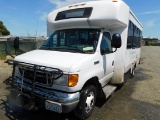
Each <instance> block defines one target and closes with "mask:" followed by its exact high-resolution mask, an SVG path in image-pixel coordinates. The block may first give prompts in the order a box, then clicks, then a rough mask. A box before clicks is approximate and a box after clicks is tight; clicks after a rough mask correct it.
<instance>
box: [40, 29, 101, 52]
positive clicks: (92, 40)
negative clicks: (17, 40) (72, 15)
mask: <svg viewBox="0 0 160 120" xmlns="http://www.w3.org/2000/svg"><path fill="white" fill-rule="evenodd" d="M99 35H100V30H97V29H69V30H58V31H55V32H54V33H53V34H52V35H51V36H50V37H49V38H48V39H47V40H46V41H45V42H44V43H43V45H42V46H41V48H40V49H43V50H55V51H65V52H80V53H94V52H95V50H96V48H97V44H98V39H99Z"/></svg>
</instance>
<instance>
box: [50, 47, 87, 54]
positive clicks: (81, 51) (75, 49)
mask: <svg viewBox="0 0 160 120" xmlns="http://www.w3.org/2000/svg"><path fill="white" fill-rule="evenodd" d="M58 49H61V50H72V51H76V52H80V53H85V52H84V51H83V50H80V49H78V48H76V47H73V48H62V47H58V48H52V50H58Z"/></svg>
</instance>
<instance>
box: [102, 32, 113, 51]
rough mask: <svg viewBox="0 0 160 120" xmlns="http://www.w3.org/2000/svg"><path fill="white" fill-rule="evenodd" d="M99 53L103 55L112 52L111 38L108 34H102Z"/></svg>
mask: <svg viewBox="0 0 160 120" xmlns="http://www.w3.org/2000/svg"><path fill="white" fill-rule="evenodd" d="M100 49H101V51H104V52H105V53H110V52H112V47H111V36H110V34H109V33H108V32H104V33H103V37H102V42H101V47H100Z"/></svg>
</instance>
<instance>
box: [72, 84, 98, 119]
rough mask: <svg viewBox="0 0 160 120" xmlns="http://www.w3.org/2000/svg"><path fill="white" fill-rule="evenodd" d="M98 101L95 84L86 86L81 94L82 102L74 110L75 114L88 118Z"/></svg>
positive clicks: (80, 117) (81, 117)
mask: <svg viewBox="0 0 160 120" xmlns="http://www.w3.org/2000/svg"><path fill="white" fill-rule="evenodd" d="M95 102H96V88H95V87H94V86H93V85H89V86H86V87H85V88H84V89H83V90H82V92H81V96H80V102H79V104H78V106H77V107H76V109H75V110H74V113H75V115H76V116H77V117H78V118H79V119H81V120H85V119H87V118H88V117H89V116H90V115H91V114H92V111H93V108H94V105H95Z"/></svg>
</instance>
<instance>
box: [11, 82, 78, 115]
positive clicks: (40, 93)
mask: <svg viewBox="0 0 160 120" xmlns="http://www.w3.org/2000/svg"><path fill="white" fill-rule="evenodd" d="M14 86H16V89H14V91H16V92H17V93H16V96H15V99H17V97H18V96H25V97H26V96H27V97H28V98H32V94H33V93H32V88H31V86H28V84H25V83H23V85H22V84H21V82H16V84H14ZM14 88H15V87H14ZM20 98H21V99H22V98H23V97H20ZM79 99H80V93H79V92H75V93H63V92H59V91H54V90H52V89H50V90H47V89H44V88H41V87H38V86H35V88H34V104H35V106H36V107H43V108H46V106H45V102H46V101H53V102H54V103H55V104H57V105H58V104H60V105H61V106H62V110H61V111H62V113H68V112H71V111H72V110H74V109H75V108H76V106H77V105H78V103H79ZM20 101H21V100H20ZM20 106H21V105H20ZM25 106H26V105H25ZM21 107H23V106H21Z"/></svg>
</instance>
